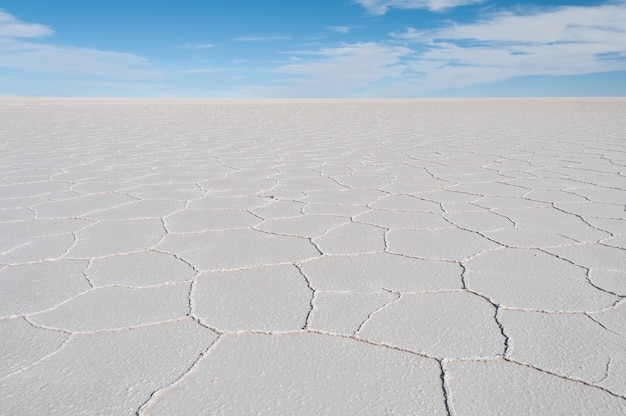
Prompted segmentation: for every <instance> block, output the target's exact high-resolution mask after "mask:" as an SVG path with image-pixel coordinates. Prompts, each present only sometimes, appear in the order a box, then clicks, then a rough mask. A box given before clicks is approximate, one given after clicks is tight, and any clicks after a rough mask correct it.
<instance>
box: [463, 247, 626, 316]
mask: <svg viewBox="0 0 626 416" xmlns="http://www.w3.org/2000/svg"><path fill="white" fill-rule="evenodd" d="M465 267H466V273H465V281H466V283H467V287H468V288H469V289H471V290H473V291H476V292H479V293H481V294H483V295H485V296H487V297H489V298H490V299H492V300H493V301H494V302H495V303H497V304H502V305H504V306H508V307H513V308H522V309H535V310H545V311H568V312H577V311H578V312H584V311H593V310H598V309H601V308H603V307H606V306H608V305H611V304H613V303H614V302H615V301H616V300H617V298H616V297H615V296H613V295H610V294H608V293H606V292H603V291H600V290H598V289H596V288H595V287H593V286H592V285H591V284H590V283H589V282H588V281H587V278H586V273H585V270H584V269H583V268H581V267H577V266H575V265H573V264H571V263H569V262H567V261H565V260H562V259H559V258H557V257H555V256H551V255H550V254H547V253H544V252H543V251H539V250H531V249H512V248H503V249H501V250H496V251H492V252H489V253H484V254H481V255H480V256H478V257H475V258H473V259H471V260H469V261H468V262H467V263H466V264H465Z"/></svg>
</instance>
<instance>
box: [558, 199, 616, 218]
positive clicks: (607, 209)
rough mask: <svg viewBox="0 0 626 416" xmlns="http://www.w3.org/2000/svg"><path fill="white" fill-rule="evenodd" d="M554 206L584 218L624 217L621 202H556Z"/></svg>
mask: <svg viewBox="0 0 626 416" xmlns="http://www.w3.org/2000/svg"><path fill="white" fill-rule="evenodd" d="M554 206H555V207H557V208H559V209H562V210H563V211H567V212H569V213H571V214H574V215H580V216H582V217H584V218H588V217H600V218H620V219H626V210H625V209H624V203H623V202H622V203H621V204H620V203H618V204H603V203H599V202H583V203H556V204H554Z"/></svg>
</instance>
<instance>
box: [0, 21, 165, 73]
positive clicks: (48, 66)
mask: <svg viewBox="0 0 626 416" xmlns="http://www.w3.org/2000/svg"><path fill="white" fill-rule="evenodd" d="M52 33H54V32H53V31H52V29H50V28H49V27H47V26H43V25H38V24H30V23H22V22H20V21H19V20H18V19H16V18H15V17H14V16H12V15H10V14H8V13H6V12H3V11H0V68H7V69H13V70H16V69H17V70H25V71H37V72H57V73H63V74H71V75H96V76H100V77H105V78H115V79H121V80H142V79H150V80H154V79H159V78H163V77H164V74H162V73H161V72H159V71H156V70H154V69H152V68H151V66H150V64H149V62H148V61H147V60H146V59H145V58H143V57H141V56H138V55H135V54H131V53H124V52H113V51H102V50H98V49H89V48H78V47H72V46H57V45H48V44H45V43H41V42H37V41H34V40H22V39H23V38H40V37H45V36H48V35H50V34H52Z"/></svg>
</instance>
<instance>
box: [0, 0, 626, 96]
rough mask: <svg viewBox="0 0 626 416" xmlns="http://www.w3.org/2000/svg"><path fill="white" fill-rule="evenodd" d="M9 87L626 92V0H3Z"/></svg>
mask: <svg viewBox="0 0 626 416" xmlns="http://www.w3.org/2000/svg"><path fill="white" fill-rule="evenodd" d="M0 95H48V96H58V95H62V96H67V95H69V96H120V97H122V96H129V97H286V98H289V97H400V98H411V97H481V96H626V0H617V1H608V2H607V1H592V0H588V1H581V0H570V1H567V0H552V1H550V0H546V1H542V2H539V1H537V2H536V3H519V2H516V1H508V0H504V1H492V0H106V1H104V0H80V1H79V0H0Z"/></svg>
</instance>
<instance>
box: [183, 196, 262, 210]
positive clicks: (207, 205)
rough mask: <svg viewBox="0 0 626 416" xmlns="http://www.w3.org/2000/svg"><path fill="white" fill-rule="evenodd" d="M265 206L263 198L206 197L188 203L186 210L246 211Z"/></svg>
mask: <svg viewBox="0 0 626 416" xmlns="http://www.w3.org/2000/svg"><path fill="white" fill-rule="evenodd" d="M265 204H267V201H266V200H265V199H264V198H260V197H258V196H249V195H244V196H228V195H223V196H222V195H208V196H205V197H204V198H200V199H196V200H194V201H191V202H189V204H188V206H187V208H188V209H229V210H247V209H252V208H256V207H260V206H263V205H265Z"/></svg>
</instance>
